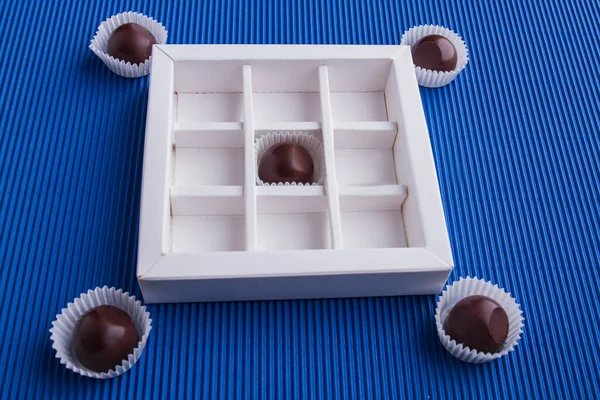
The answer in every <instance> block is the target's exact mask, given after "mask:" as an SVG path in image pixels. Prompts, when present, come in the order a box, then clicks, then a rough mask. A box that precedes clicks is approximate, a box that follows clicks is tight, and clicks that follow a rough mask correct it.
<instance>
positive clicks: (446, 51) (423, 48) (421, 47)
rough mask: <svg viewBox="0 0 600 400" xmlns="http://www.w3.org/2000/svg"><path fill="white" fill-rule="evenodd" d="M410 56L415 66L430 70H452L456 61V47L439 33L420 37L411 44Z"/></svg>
mask: <svg viewBox="0 0 600 400" xmlns="http://www.w3.org/2000/svg"><path fill="white" fill-rule="evenodd" d="M412 56H413V62H414V63H415V65H416V66H417V67H421V68H424V69H429V70H432V71H453V70H455V69H456V63H457V62H458V53H457V52H456V48H455V47H454V45H453V44H452V42H451V41H450V40H448V39H447V38H445V37H444V36H441V35H429V36H425V37H424V38H421V39H420V40H419V41H418V42H417V43H415V44H414V45H413V46H412Z"/></svg>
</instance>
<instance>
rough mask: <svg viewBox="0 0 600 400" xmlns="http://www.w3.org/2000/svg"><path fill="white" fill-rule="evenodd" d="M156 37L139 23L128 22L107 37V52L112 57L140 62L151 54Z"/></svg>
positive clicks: (133, 62) (135, 62) (134, 62)
mask: <svg viewBox="0 0 600 400" xmlns="http://www.w3.org/2000/svg"><path fill="white" fill-rule="evenodd" d="M153 44H156V39H155V38H154V36H153V35H152V33H150V31H149V30H147V29H146V28H144V27H143V26H141V25H138V24H134V23H129V24H124V25H121V26H119V27H118V28H117V29H115V30H114V31H113V33H112V34H111V35H110V37H109V38H108V44H107V46H106V48H107V53H108V54H109V55H111V56H113V57H114V58H117V59H119V60H123V61H126V62H130V63H132V64H141V63H143V62H144V61H146V60H147V59H149V58H150V55H152V45H153Z"/></svg>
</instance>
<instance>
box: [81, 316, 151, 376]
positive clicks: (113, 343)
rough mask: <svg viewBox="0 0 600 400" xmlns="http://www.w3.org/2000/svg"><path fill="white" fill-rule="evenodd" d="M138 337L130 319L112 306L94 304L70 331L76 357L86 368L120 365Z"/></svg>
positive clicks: (107, 367) (102, 370) (103, 369)
mask: <svg viewBox="0 0 600 400" xmlns="http://www.w3.org/2000/svg"><path fill="white" fill-rule="evenodd" d="M139 341H140V335H139V333H138V331H137V329H136V327H135V324H134V322H133V319H131V317H130V316H129V314H127V313H126V312H125V311H123V310H121V309H120V308H118V307H114V306H108V305H104V306H98V307H95V308H92V309H91V310H90V311H88V312H87V313H86V314H85V315H84V316H83V317H81V319H80V320H79V321H77V323H76V324H75V329H74V331H73V349H74V350H75V355H76V356H77V359H78V360H79V362H80V363H81V365H83V366H84V367H86V368H87V369H89V370H92V371H95V372H108V371H110V370H111V369H114V368H116V367H117V366H118V365H121V363H122V362H123V360H126V359H127V357H128V356H129V354H133V350H134V349H135V348H136V347H137V345H138V342H139Z"/></svg>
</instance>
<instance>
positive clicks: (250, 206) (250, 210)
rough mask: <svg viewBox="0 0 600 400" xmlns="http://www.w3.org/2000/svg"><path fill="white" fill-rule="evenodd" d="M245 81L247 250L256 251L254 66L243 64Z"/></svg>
mask: <svg viewBox="0 0 600 400" xmlns="http://www.w3.org/2000/svg"><path fill="white" fill-rule="evenodd" d="M243 83H244V150H245V151H244V160H245V161H244V163H245V175H244V180H245V185H244V196H245V206H246V250H247V251H256V236H257V230H256V219H257V218H256V182H255V176H256V171H255V169H256V165H255V164H254V108H253V105H252V67H251V66H250V65H244V66H243Z"/></svg>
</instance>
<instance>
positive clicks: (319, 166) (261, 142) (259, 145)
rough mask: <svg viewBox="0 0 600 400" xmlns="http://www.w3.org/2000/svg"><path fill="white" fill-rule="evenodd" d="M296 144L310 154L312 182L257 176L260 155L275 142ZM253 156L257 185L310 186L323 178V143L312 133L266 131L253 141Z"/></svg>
mask: <svg viewBox="0 0 600 400" xmlns="http://www.w3.org/2000/svg"><path fill="white" fill-rule="evenodd" d="M283 143H285V144H298V145H300V146H302V147H303V148H304V149H306V151H307V152H308V153H309V154H310V156H311V158H312V161H313V164H314V175H313V182H311V183H303V182H264V181H263V180H262V179H261V178H260V177H259V176H258V170H259V163H260V159H261V157H262V155H263V154H264V153H265V152H266V151H267V150H269V149H270V148H271V147H272V146H274V145H277V144H283ZM254 157H255V161H254V162H255V164H256V184H257V185H258V186H311V185H322V184H323V182H324V180H325V156H324V153H323V143H322V142H321V141H320V140H319V139H318V138H317V137H316V136H315V135H313V134H310V133H306V132H272V133H267V134H265V135H263V136H261V137H259V138H258V139H256V140H255V142H254Z"/></svg>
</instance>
